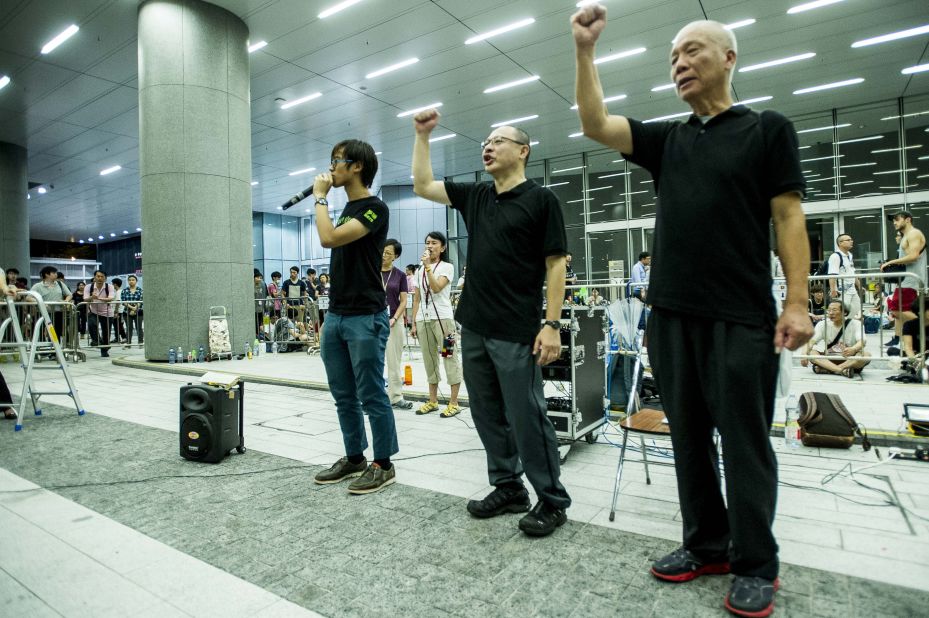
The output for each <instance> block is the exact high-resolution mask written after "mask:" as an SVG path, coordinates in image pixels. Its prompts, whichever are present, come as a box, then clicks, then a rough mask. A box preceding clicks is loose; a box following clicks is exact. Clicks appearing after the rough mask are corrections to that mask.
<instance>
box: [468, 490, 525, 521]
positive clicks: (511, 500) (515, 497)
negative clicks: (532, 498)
mask: <svg viewBox="0 0 929 618" xmlns="http://www.w3.org/2000/svg"><path fill="white" fill-rule="evenodd" d="M528 510H529V492H527V491H526V488H525V487H515V486H500V487H496V488H495V489H494V490H493V491H492V492H490V493H489V494H487V497H486V498H484V499H483V500H469V501H468V512H469V513H471V514H472V515H474V516H475V517H479V518H481V519H486V518H488V517H496V516H497V515H502V514H504V513H525V512H526V511H528Z"/></svg>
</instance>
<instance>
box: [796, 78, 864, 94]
mask: <svg viewBox="0 0 929 618" xmlns="http://www.w3.org/2000/svg"><path fill="white" fill-rule="evenodd" d="M863 81H864V78H862V77H855V78H853V79H846V80H843V81H841V82H832V83H831V84H821V85H819V86H810V87H809V88H801V89H800V90H794V94H808V93H810V92H819V91H820V90H829V89H831V88H841V87H843V86H854V85H855V84H860V83H861V82H863Z"/></svg>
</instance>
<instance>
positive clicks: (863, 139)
mask: <svg viewBox="0 0 929 618" xmlns="http://www.w3.org/2000/svg"><path fill="white" fill-rule="evenodd" d="M875 139H884V136H883V135H869V136H868V137H856V138H855V139H843V140H841V141H838V142H836V143H835V145H836V146H841V145H842V144H854V143H856V142H870V141H871V140H875ZM862 165H874V164H873V163H863V164H862Z"/></svg>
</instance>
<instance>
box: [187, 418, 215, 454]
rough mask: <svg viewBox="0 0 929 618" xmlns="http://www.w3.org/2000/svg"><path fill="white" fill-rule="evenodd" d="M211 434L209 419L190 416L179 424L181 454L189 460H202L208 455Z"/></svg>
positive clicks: (211, 439) (211, 441)
mask: <svg viewBox="0 0 929 618" xmlns="http://www.w3.org/2000/svg"><path fill="white" fill-rule="evenodd" d="M212 443H213V433H212V430H211V429H210V423H209V419H207V418H205V417H204V416H203V415H202V414H191V415H190V416H188V417H186V418H185V419H184V420H183V421H182V422H181V454H182V455H184V456H185V457H187V458H189V459H203V458H205V457H206V456H207V455H209V453H210V445H211V444H212Z"/></svg>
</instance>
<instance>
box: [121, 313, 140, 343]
mask: <svg viewBox="0 0 929 618" xmlns="http://www.w3.org/2000/svg"><path fill="white" fill-rule="evenodd" d="M123 315H124V316H125V318H126V330H127V333H128V334H127V335H126V343H132V331H133V329H134V330H137V331H138V333H139V343H144V342H145V333H144V332H143V331H142V309H139V310H137V311H136V312H135V315H132V314H130V313H129V310H128V309H127V310H126V313H124V314H123Z"/></svg>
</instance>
